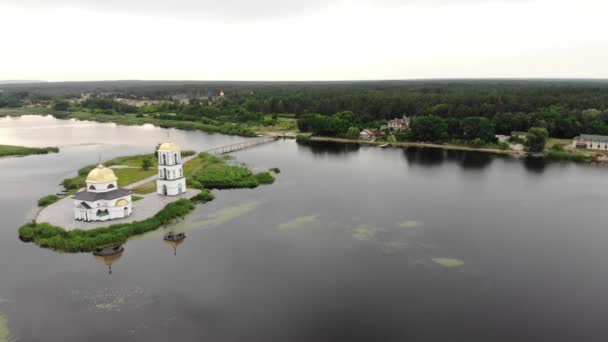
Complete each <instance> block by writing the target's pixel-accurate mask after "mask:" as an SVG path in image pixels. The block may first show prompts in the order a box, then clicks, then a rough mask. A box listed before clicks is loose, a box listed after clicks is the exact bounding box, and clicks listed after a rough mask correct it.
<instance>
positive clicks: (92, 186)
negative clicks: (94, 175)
mask: <svg viewBox="0 0 608 342" xmlns="http://www.w3.org/2000/svg"><path fill="white" fill-rule="evenodd" d="M89 190H97V188H96V187H95V185H91V186H89Z"/></svg>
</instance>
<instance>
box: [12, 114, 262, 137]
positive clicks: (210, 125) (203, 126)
mask: <svg viewBox="0 0 608 342" xmlns="http://www.w3.org/2000/svg"><path fill="white" fill-rule="evenodd" d="M22 115H53V116H54V117H56V118H58V119H78V120H88V121H96V122H101V123H104V122H113V123H116V124H119V125H125V126H136V125H144V124H151V125H154V126H158V127H163V128H177V129H183V130H200V131H204V132H209V133H221V134H226V135H239V136H244V137H254V136H256V133H255V132H254V131H253V130H252V129H250V128H248V127H246V126H245V125H242V124H238V123H232V122H221V121H215V120H206V121H205V122H198V121H181V120H171V119H160V118H159V117H157V116H156V115H154V114H150V115H148V116H138V115H135V114H99V113H90V112H85V111H74V112H72V111H67V112H63V111H54V110H51V109H48V108H11V109H2V110H0V117H2V116H22Z"/></svg>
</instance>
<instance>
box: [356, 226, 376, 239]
mask: <svg viewBox="0 0 608 342" xmlns="http://www.w3.org/2000/svg"><path fill="white" fill-rule="evenodd" d="M375 235H376V229H375V228H374V227H372V226H370V225H369V224H360V225H358V226H357V227H355V229H354V230H353V239H355V240H359V241H369V240H372V239H373V238H374V237H375Z"/></svg>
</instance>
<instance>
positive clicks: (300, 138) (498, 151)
mask: <svg viewBox="0 0 608 342" xmlns="http://www.w3.org/2000/svg"><path fill="white" fill-rule="evenodd" d="M297 141H298V142H300V143H308V142H311V141H313V142H314V141H316V142H336V143H344V144H360V145H371V146H379V145H382V144H386V142H372V141H366V140H355V139H342V138H330V137H307V136H305V135H301V136H300V135H299V136H298V139H297ZM391 146H393V147H430V148H441V149H445V150H459V151H475V152H485V153H495V154H510V155H521V153H520V152H517V151H513V150H504V149H500V148H488V147H479V148H478V147H471V146H463V145H452V144H433V143H420V142H395V143H391Z"/></svg>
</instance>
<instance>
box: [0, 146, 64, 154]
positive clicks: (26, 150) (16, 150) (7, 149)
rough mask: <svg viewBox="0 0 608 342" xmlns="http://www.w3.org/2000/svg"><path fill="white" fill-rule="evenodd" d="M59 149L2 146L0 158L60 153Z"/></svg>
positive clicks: (0, 147)
mask: <svg viewBox="0 0 608 342" xmlns="http://www.w3.org/2000/svg"><path fill="white" fill-rule="evenodd" d="M58 152H59V148H57V147H23V146H12V145H0V157H8V156H28V155H32V154H49V153H58Z"/></svg>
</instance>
